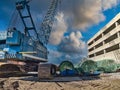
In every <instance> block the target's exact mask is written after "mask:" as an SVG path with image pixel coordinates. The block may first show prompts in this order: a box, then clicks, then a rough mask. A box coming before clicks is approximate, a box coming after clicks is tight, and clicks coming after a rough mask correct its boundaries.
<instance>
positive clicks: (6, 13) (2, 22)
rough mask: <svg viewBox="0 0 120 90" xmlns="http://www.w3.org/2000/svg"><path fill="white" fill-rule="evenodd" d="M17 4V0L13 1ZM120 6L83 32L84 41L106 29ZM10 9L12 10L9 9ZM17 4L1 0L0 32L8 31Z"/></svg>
mask: <svg viewBox="0 0 120 90" xmlns="http://www.w3.org/2000/svg"><path fill="white" fill-rule="evenodd" d="M13 1H14V2H15V0H13ZM119 5H120V4H118V5H117V6H115V7H113V8H111V9H108V10H107V11H104V12H103V13H104V15H105V17H106V19H105V20H104V21H102V22H100V23H99V24H96V25H93V26H91V27H89V28H88V29H87V30H86V31H83V32H82V35H83V37H84V38H83V40H85V41H87V40H89V39H90V38H91V37H92V36H93V35H94V34H95V33H97V32H98V31H99V30H100V29H101V28H102V27H104V26H105V25H106V24H107V23H108V22H109V21H110V20H111V19H112V18H113V17H114V16H115V15H116V14H118V13H119V12H120V6H119ZM9 7H10V9H8V8H9ZM14 8H15V3H13V2H12V1H11V0H0V11H1V12H0V30H6V29H7V28H8V25H9V22H10V19H11V16H12V13H13V10H14Z"/></svg>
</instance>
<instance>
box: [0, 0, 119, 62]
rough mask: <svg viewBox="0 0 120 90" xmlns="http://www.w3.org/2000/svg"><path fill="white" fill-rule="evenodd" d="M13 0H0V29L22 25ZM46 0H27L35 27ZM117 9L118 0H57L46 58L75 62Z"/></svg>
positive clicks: (81, 56) (45, 6)
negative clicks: (58, 2) (58, 0)
mask: <svg viewBox="0 0 120 90" xmlns="http://www.w3.org/2000/svg"><path fill="white" fill-rule="evenodd" d="M16 1H18V0H0V31H2V30H7V28H8V27H10V26H12V25H15V26H17V28H19V29H20V30H22V28H23V25H22V23H21V22H19V21H20V19H16V17H17V13H14V11H15V2H16ZM50 1H51V0H31V2H30V6H31V14H32V17H33V20H34V22H35V25H36V27H37V29H38V30H39V28H40V23H41V22H42V20H43V17H44V15H45V13H46V11H47V9H48V6H49V3H50ZM68 2H69V3H68ZM119 12H120V0H61V3H60V4H59V5H58V10H57V13H56V16H55V17H54V18H55V21H54V24H53V30H52V32H51V35H50V39H49V44H48V46H47V47H48V50H49V55H48V61H49V62H52V63H60V62H62V61H63V60H70V61H71V62H73V63H78V62H79V61H80V60H81V59H82V58H84V57H86V56H87V44H86V42H87V41H88V40H89V39H90V38H91V37H92V36H93V35H94V34H95V33H97V32H98V31H99V30H100V29H101V28H103V27H104V26H105V25H106V24H107V23H108V22H109V21H110V20H111V19H112V18H113V17H114V16H115V15H116V14H118V13H119ZM13 13H14V17H12V15H13ZM13 21H14V22H15V23H12V22H13Z"/></svg>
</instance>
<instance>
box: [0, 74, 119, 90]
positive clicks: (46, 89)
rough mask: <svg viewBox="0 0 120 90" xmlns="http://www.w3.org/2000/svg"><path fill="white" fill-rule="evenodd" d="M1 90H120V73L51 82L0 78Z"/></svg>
mask: <svg viewBox="0 0 120 90" xmlns="http://www.w3.org/2000/svg"><path fill="white" fill-rule="evenodd" d="M0 90H120V73H111V74H102V75H100V76H99V77H81V76H80V77H55V78H54V79H51V80H48V79H38V78H37V77H35V76H24V77H8V78H0Z"/></svg>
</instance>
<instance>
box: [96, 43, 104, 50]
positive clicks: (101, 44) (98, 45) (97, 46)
mask: <svg viewBox="0 0 120 90" xmlns="http://www.w3.org/2000/svg"><path fill="white" fill-rule="evenodd" d="M100 46H103V42H101V43H99V44H97V45H96V46H95V49H97V48H99V47H100Z"/></svg>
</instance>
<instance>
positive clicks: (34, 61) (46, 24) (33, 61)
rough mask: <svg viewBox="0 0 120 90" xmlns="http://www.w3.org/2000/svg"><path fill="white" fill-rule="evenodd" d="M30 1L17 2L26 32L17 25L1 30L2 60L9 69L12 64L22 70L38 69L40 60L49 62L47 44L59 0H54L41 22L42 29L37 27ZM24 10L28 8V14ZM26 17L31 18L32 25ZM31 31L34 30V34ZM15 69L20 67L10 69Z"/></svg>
mask: <svg viewBox="0 0 120 90" xmlns="http://www.w3.org/2000/svg"><path fill="white" fill-rule="evenodd" d="M29 2H30V1H27V0H21V1H18V2H16V9H17V11H18V13H19V16H20V18H21V20H22V22H23V25H24V30H22V31H24V33H22V32H21V31H20V30H17V27H13V28H9V29H8V30H7V31H4V32H0V62H4V63H5V64H4V68H6V67H7V70H9V67H11V65H16V68H18V67H19V68H20V69H19V70H20V71H22V72H29V71H37V68H38V64H39V63H40V62H47V55H48V51H47V48H46V45H47V43H48V41H49V36H50V32H51V30H52V24H53V22H54V16H55V13H56V10H57V5H58V2H59V0H52V2H51V5H50V8H49V9H48V11H47V13H46V15H45V17H44V19H43V22H42V24H41V27H40V28H41V30H37V29H36V27H35V24H34V21H33V19H32V16H31V12H30V6H29ZM23 10H26V11H27V14H24V13H23V12H22V11H23ZM26 19H29V21H30V22H29V23H30V26H29V24H28V22H27V20H26ZM31 31H32V32H34V35H33V33H31ZM7 64H11V65H7ZM2 68H3V66H2ZM0 70H1V69H0ZM14 70H15V71H16V70H18V69H15V68H13V69H10V71H14ZM19 70H18V71H19ZM2 71H6V70H1V72H2Z"/></svg>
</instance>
